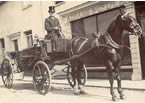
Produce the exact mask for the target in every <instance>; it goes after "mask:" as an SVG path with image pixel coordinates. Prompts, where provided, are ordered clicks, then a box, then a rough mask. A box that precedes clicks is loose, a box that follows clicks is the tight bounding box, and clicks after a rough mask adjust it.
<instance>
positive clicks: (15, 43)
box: [13, 39, 19, 51]
mask: <svg viewBox="0 0 145 103" xmlns="http://www.w3.org/2000/svg"><path fill="white" fill-rule="evenodd" d="M13 42H14V49H15V51H18V50H19V48H18V40H17V39H16V40H13Z"/></svg>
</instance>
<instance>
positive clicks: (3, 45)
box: [0, 38, 5, 56]
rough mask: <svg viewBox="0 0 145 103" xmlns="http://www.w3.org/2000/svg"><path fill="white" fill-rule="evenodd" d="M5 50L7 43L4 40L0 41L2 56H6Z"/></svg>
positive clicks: (0, 54)
mask: <svg viewBox="0 0 145 103" xmlns="http://www.w3.org/2000/svg"><path fill="white" fill-rule="evenodd" d="M4 50H5V42H4V38H2V39H0V56H2V55H4Z"/></svg>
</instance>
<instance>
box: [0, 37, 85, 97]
mask: <svg viewBox="0 0 145 103" xmlns="http://www.w3.org/2000/svg"><path fill="white" fill-rule="evenodd" d="M69 42H70V40H69V39H62V38H58V39H56V44H55V46H56V47H55V50H53V45H54V44H53V43H54V42H52V41H51V40H45V39H44V40H41V41H39V44H38V45H35V46H33V47H31V48H26V49H23V50H21V51H14V52H9V53H8V58H6V59H4V60H3V63H2V78H3V82H4V85H5V87H7V88H11V87H12V84H13V73H17V72H25V71H29V72H30V71H32V78H33V84H34V87H35V89H36V90H37V91H38V92H39V93H40V94H46V93H47V92H48V91H49V90H50V87H51V75H52V72H51V70H52V69H54V66H55V65H66V66H65V68H64V69H63V70H62V71H63V72H65V73H67V80H68V82H69V84H70V85H71V86H72V87H73V86H74V84H73V81H72V80H70V79H72V77H71V75H72V74H71V66H70V63H69V60H66V59H67V58H69V55H68V52H67V47H68V45H69ZM63 60H65V62H61V61H63ZM7 63H9V64H8V65H7V66H5V65H6V64H7ZM9 67H10V68H9ZM8 68H9V69H11V70H10V71H11V72H8V73H4V71H5V70H6V71H7V70H8ZM54 71H55V70H54ZM86 75H87V73H86V69H85V76H86ZM5 78H7V79H8V80H7V81H11V82H10V83H8V84H7V81H5V80H6V79H5ZM40 78H41V79H40ZM85 79H86V77H85ZM83 82H84V83H85V82H86V80H85V81H83ZM44 85H45V86H44ZM42 88H43V90H41V89H42Z"/></svg>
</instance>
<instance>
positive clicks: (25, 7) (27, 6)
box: [22, 1, 32, 10]
mask: <svg viewBox="0 0 145 103" xmlns="http://www.w3.org/2000/svg"><path fill="white" fill-rule="evenodd" d="M31 6H32V1H23V2H22V9H23V10H24V9H27V8H29V7H31Z"/></svg>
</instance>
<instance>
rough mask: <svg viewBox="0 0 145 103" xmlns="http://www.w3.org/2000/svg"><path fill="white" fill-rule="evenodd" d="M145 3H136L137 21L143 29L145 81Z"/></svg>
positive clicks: (142, 51) (142, 61) (142, 47)
mask: <svg viewBox="0 0 145 103" xmlns="http://www.w3.org/2000/svg"><path fill="white" fill-rule="evenodd" d="M144 8H145V2H143V1H138V2H135V10H136V16H137V21H138V22H139V24H140V25H141V27H142V31H143V35H142V36H141V38H140V39H139V46H140V55H141V66H142V77H143V79H145V9H144Z"/></svg>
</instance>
